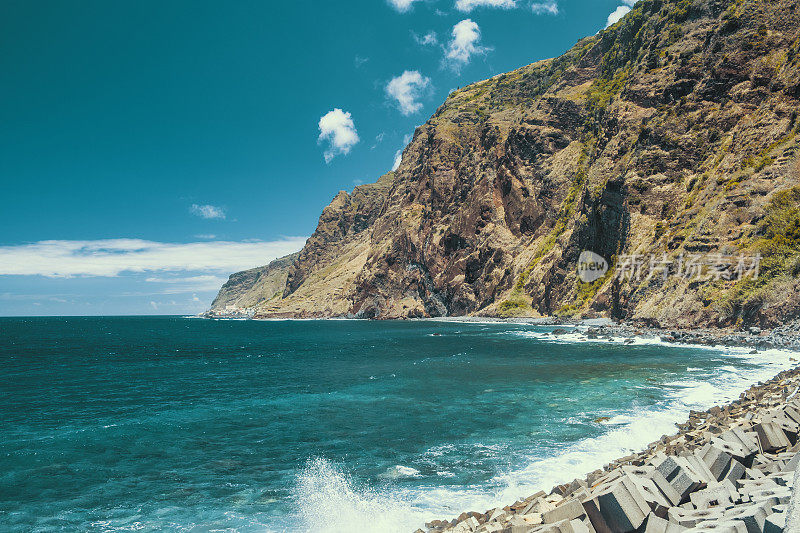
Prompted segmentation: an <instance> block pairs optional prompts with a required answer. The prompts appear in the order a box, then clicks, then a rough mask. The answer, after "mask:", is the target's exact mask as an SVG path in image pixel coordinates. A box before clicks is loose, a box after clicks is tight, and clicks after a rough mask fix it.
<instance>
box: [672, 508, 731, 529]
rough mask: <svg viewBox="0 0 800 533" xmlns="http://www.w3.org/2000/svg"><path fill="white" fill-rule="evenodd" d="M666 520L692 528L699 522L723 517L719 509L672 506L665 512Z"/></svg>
mask: <svg viewBox="0 0 800 533" xmlns="http://www.w3.org/2000/svg"><path fill="white" fill-rule="evenodd" d="M667 517H668V520H669V521H670V522H672V523H674V524H678V525H681V526H683V527H687V528H692V527H694V526H696V525H697V524H699V523H700V522H707V521H709V520H719V519H721V518H722V517H723V511H722V510H720V509H681V508H680V507H673V508H672V509H670V510H669V512H668V513H667Z"/></svg>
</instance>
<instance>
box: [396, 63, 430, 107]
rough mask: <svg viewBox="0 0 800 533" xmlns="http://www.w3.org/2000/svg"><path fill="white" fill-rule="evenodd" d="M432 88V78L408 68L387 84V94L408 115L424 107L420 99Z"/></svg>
mask: <svg viewBox="0 0 800 533" xmlns="http://www.w3.org/2000/svg"><path fill="white" fill-rule="evenodd" d="M430 88H431V79H430V78H427V77H425V76H423V75H422V74H420V73H419V72H418V71H416V70H406V71H405V72H403V73H402V74H401V75H399V76H397V77H395V78H392V79H391V80H390V81H389V83H388V84H386V94H387V95H388V96H389V98H391V99H392V100H394V101H395V103H396V104H397V108H398V109H399V110H400V112H401V113H402V114H404V115H406V116H408V115H411V114H413V113H416V112H417V111H419V110H420V109H422V102H420V101H419V99H420V98H422V97H423V96H424V95H425V94H426V92H427V91H429V90H430Z"/></svg>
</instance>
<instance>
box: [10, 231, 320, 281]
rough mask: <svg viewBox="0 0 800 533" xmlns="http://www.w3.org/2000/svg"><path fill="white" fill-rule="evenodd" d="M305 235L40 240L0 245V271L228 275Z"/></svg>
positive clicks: (286, 250)
mask: <svg viewBox="0 0 800 533" xmlns="http://www.w3.org/2000/svg"><path fill="white" fill-rule="evenodd" d="M305 240H306V238H305V237H287V238H285V239H282V240H279V241H246V242H231V241H215V242H193V243H185V244H183V243H180V244H179V243H164V242H153V241H145V240H141V239H105V240H97V241H40V242H36V243H32V244H21V245H13V246H0V275H12V276H33V275H39V276H46V277H49V278H71V277H77V276H103V277H115V276H118V275H120V274H122V273H123V272H180V271H200V272H206V273H218V274H226V273H230V272H236V271H239V270H245V269H248V268H253V267H257V266H260V265H266V264H267V263H269V262H270V261H271V260H272V259H275V258H277V257H282V256H284V255H287V254H290V253H293V252H296V251H297V250H299V249H300V248H302V247H303V244H305Z"/></svg>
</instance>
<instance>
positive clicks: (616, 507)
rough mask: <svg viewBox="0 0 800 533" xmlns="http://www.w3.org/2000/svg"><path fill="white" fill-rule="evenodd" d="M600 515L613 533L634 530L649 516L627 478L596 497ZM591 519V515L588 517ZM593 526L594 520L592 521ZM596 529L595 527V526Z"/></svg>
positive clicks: (646, 505)
mask: <svg viewBox="0 0 800 533" xmlns="http://www.w3.org/2000/svg"><path fill="white" fill-rule="evenodd" d="M594 499H595V500H596V501H597V504H598V508H599V510H600V514H601V515H602V517H603V519H604V522H605V524H607V527H609V528H610V529H611V530H612V531H614V533H626V532H631V531H634V530H636V529H637V528H638V527H639V526H641V525H642V523H643V522H644V519H645V518H646V517H647V515H648V514H650V508H649V506H648V504H647V502H646V501H645V499H644V498H643V497H642V495H641V493H640V492H639V489H638V488H637V487H636V485H635V484H634V483H633V482H632V481H631V480H630V479H628V478H627V477H622V478H620V479H619V480H618V481H617V482H615V483H614V484H613V485H612V486H611V487H610V488H608V489H606V490H605V491H603V492H601V493H600V494H598V495H596V496H595V498H594ZM589 516H590V518H591V515H589ZM592 524H594V520H592ZM595 527H596V526H595Z"/></svg>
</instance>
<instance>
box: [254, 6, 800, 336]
mask: <svg viewBox="0 0 800 533" xmlns="http://www.w3.org/2000/svg"><path fill="white" fill-rule="evenodd" d="M798 13H800V9H798V6H797V3H796V0H791V1H789V0H782V1H776V2H771V3H767V2H760V1H756V0H742V1H735V2H734V1H730V2H727V1H710V0H698V1H696V2H689V1H687V0H681V1H678V2H674V1H672V2H665V1H657V0H642V1H640V2H638V3H637V4H636V5H635V7H634V8H633V9H632V10H631V12H630V13H629V14H628V15H627V16H625V17H624V18H623V19H622V20H621V21H620V22H619V23H617V24H615V25H613V26H611V27H610V28H607V29H606V30H604V31H602V32H600V33H598V34H597V35H594V36H592V37H587V38H585V39H583V40H581V41H579V42H578V43H577V44H576V45H575V47H573V48H572V49H571V50H569V51H568V52H567V53H566V54H564V55H563V56H561V57H558V58H555V59H550V60H545V61H540V62H538V63H534V64H532V65H528V66H526V67H523V68H521V69H518V70H515V71H513V72H509V73H507V74H502V75H500V76H496V77H494V78H491V79H489V80H486V81H482V82H479V83H475V84H473V85H470V86H467V87H465V88H463V89H460V90H458V91H455V92H454V93H452V94H451V95H450V96H449V97H448V99H447V101H446V102H445V103H444V104H443V105H442V106H441V107H440V108H439V109H438V110H437V111H436V113H435V114H434V115H433V116H432V117H431V118H430V119H429V120H428V121H427V122H426V123H425V124H424V125H422V126H420V127H419V128H418V129H417V130H416V132H415V134H414V137H413V140H412V141H411V143H410V144H409V145H408V147H407V148H406V149H405V151H404V153H403V158H402V163H401V164H400V166H399V168H398V169H397V170H396V171H395V172H391V173H389V174H387V175H385V176H383V177H382V178H380V179H379V180H378V181H377V182H376V183H374V184H370V185H363V186H360V187H357V188H356V189H355V190H354V191H353V192H352V193H350V194H348V193H346V192H341V193H339V194H338V195H337V196H336V198H334V200H333V201H332V202H331V204H330V205H329V206H328V207H326V208H325V210H324V211H323V213H322V216H321V217H320V220H319V225H318V227H317V230H316V232H315V233H314V235H313V236H312V237H311V238H310V239H309V241H308V243H307V244H306V246H305V248H304V249H303V250H302V251H301V252H300V254H299V255H298V257H297V258H295V259H294V260H293V261H292V262H291V265H284V266H285V273H286V282H285V285H284V287H283V292H282V293H281V294H280V295H279V296H278V297H271V298H268V299H266V301H260V302H259V303H257V304H256V306H255V316H257V317H270V316H296V317H324V316H355V317H365V318H399V317H428V316H444V315H450V316H452V315H470V314H473V315H491V316H538V315H564V316H596V315H603V316H612V317H619V318H628V319H643V320H646V321H648V322H653V323H659V324H661V325H674V326H681V325H691V326H696V325H701V324H708V325H712V324H714V325H735V324H737V323H748V324H751V323H761V324H764V325H768V324H774V323H776V322H778V321H780V320H781V319H783V318H785V317H793V316H796V315H797V311H798V309H800V305H799V304H798V299H799V298H800V297H798V296H797V295H798V294H800V291H798V290H797V289H798V287H797V285H798V282H797V275H798V273H800V260H799V259H798V257H800V256H799V255H798V254H800V230H798V227H800V214H798V204H800V189H797V188H796V187H798V186H799V185H800V170H799V169H798V149H797V136H796V134H797V130H798V120H797V113H798V98H799V97H800V81H799V80H800V76H798V57H799V56H800V54H799V53H798V28H799V18H800V15H799V14H798ZM584 251H591V252H593V253H595V254H597V255H599V256H601V257H603V258H605V259H606V260H607V261H608V263H609V269H608V272H607V273H606V275H604V276H602V277H601V278H599V279H597V280H595V281H594V282H592V283H585V282H583V281H581V280H580V279H579V277H578V272H577V270H578V269H577V265H578V259H579V257H580V254H581V253H582V252H584ZM634 254H635V255H637V256H638V257H640V259H641V260H642V261H643V263H644V264H645V265H646V266H647V265H648V264H649V262H650V261H651V260H652V259H653V258H658V259H659V260H660V261H661V262H662V263H669V264H670V265H671V266H670V267H669V268H667V274H666V275H654V276H648V272H647V271H645V272H642V273H640V274H641V275H639V276H633V275H631V276H620V275H619V267H620V265H621V264H623V263H622V261H623V259H624V258H629V257H630V256H631V255H634ZM718 254H723V255H724V257H726V258H727V259H725V260H727V261H732V258H733V257H738V256H739V255H740V254H743V255H745V256H747V257H748V258H749V257H753V256H757V255H758V254H761V255H762V256H763V259H762V261H761V268H760V271H759V278H758V280H752V279H751V278H745V279H741V280H738V281H737V280H736V279H730V280H728V279H723V278H720V279H716V278H715V277H714V276H713V275H712V276H709V278H710V279H708V280H706V279H702V280H701V279H691V278H687V277H685V276H680V275H678V274H679V272H677V271H678V270H679V269H678V267H677V265H678V264H679V263H678V261H679V258H684V259H687V258H690V257H693V256H697V260H698V261H701V262H705V263H709V262H710V261H711V260H712V259H715V258H716V259H718V257H717V255H718ZM252 290H253V291H256V292H257V291H260V290H261V289H259V288H258V287H256V286H254V287H253V288H252Z"/></svg>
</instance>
